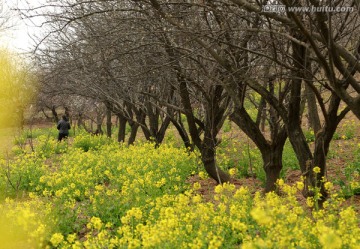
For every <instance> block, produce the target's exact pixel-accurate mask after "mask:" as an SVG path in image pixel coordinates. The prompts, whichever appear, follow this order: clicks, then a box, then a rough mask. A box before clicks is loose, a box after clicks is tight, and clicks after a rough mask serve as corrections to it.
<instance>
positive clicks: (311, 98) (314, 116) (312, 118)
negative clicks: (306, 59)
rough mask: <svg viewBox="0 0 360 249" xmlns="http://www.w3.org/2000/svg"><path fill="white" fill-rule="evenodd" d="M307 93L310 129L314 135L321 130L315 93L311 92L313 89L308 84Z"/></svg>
mask: <svg viewBox="0 0 360 249" xmlns="http://www.w3.org/2000/svg"><path fill="white" fill-rule="evenodd" d="M305 92H306V101H307V107H308V119H309V124H310V127H311V128H312V129H313V131H314V134H316V133H318V131H319V130H320V128H321V124H320V118H319V113H318V110H317V105H316V98H315V93H314V92H313V91H312V90H311V88H310V87H309V86H308V85H307V84H306V85H305Z"/></svg>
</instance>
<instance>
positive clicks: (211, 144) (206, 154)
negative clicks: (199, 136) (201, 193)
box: [201, 132, 230, 184]
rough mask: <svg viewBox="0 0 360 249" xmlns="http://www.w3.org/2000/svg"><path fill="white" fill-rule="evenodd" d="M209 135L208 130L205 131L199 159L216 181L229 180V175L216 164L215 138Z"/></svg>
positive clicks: (220, 182)
mask: <svg viewBox="0 0 360 249" xmlns="http://www.w3.org/2000/svg"><path fill="white" fill-rule="evenodd" d="M209 135H210V134H209V132H205V138H204V142H203V147H202V149H201V160H202V162H203V164H204V168H205V170H206V172H207V173H208V174H209V176H210V177H211V178H213V179H214V180H215V181H216V182H217V183H219V184H222V183H224V182H228V181H230V176H229V175H228V174H227V173H225V172H224V171H223V170H221V169H220V168H219V167H218V166H217V165H216V147H215V140H214V139H211V137H209Z"/></svg>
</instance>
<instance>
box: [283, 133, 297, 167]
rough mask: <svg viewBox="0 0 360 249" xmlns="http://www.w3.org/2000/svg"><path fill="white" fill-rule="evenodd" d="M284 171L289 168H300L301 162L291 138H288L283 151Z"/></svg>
mask: <svg viewBox="0 0 360 249" xmlns="http://www.w3.org/2000/svg"><path fill="white" fill-rule="evenodd" d="M282 163H283V172H286V171H287V170H288V169H292V170H293V169H299V163H298V160H297V157H296V154H295V152H294V149H293V148H292V146H291V143H290V141H289V140H286V142H285V146H284V151H283V160H282Z"/></svg>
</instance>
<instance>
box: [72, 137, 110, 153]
mask: <svg viewBox="0 0 360 249" xmlns="http://www.w3.org/2000/svg"><path fill="white" fill-rule="evenodd" d="M110 142H111V140H110V139H109V138H107V137H106V136H102V135H95V136H94V135H91V134H81V135H79V136H76V137H75V138H74V142H73V146H74V147H75V148H80V149H82V150H83V151H85V152H87V151H89V150H97V149H99V148H100V147H101V146H103V145H105V144H109V143H110Z"/></svg>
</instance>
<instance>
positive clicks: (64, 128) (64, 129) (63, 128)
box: [57, 119, 70, 135]
mask: <svg viewBox="0 0 360 249" xmlns="http://www.w3.org/2000/svg"><path fill="white" fill-rule="evenodd" d="M57 129H58V130H59V133H60V134H66V135H68V134H69V130H70V123H69V122H67V121H65V120H63V119H62V120H60V121H59V123H58V125H57Z"/></svg>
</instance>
